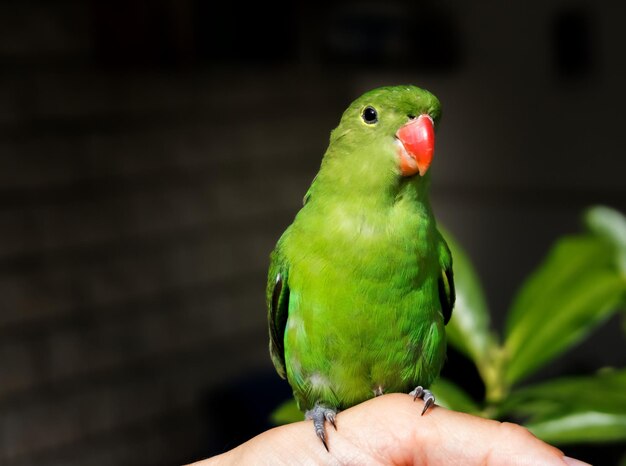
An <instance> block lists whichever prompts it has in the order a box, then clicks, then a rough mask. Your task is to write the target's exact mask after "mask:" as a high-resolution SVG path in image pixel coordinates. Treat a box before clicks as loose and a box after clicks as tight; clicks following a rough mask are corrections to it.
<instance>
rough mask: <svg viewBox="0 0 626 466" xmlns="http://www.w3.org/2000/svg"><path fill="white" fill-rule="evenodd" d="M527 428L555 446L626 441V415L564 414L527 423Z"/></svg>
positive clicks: (590, 412)
mask: <svg viewBox="0 0 626 466" xmlns="http://www.w3.org/2000/svg"><path fill="white" fill-rule="evenodd" d="M526 427H527V428H528V430H530V431H531V432H532V433H533V434H535V435H536V436H537V437H539V438H540V439H542V440H543V441H545V442H548V443H552V444H560V445H563V444H565V443H580V442H584V443H587V442H589V443H591V442H594V443H595V442H598V443H605V442H618V441H623V440H626V414H609V413H598V412H595V411H588V412H582V413H572V414H564V415H563V416H560V417H558V418H555V419H550V420H546V421H543V422H537V423H533V424H526Z"/></svg>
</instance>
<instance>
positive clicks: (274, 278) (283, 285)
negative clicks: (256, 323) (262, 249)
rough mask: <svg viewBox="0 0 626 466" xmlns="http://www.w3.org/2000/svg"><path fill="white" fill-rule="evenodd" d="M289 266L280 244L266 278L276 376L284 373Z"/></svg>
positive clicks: (271, 343)
mask: <svg viewBox="0 0 626 466" xmlns="http://www.w3.org/2000/svg"><path fill="white" fill-rule="evenodd" d="M288 274H289V266H288V264H287V261H286V259H285V258H284V257H283V255H282V254H281V250H280V242H279V245H278V246H277V247H276V249H275V250H274V252H273V253H272V256H271V263H270V269H269V274H268V277H267V291H266V298H267V322H268V326H269V330H270V356H271V357H272V362H273V363H274V367H276V371H277V372H278V375H280V376H281V377H282V378H283V379H284V378H285V377H286V372H285V344H284V338H285V326H286V325H287V316H288V315H289V285H288V284H287V283H288V282H287V278H288Z"/></svg>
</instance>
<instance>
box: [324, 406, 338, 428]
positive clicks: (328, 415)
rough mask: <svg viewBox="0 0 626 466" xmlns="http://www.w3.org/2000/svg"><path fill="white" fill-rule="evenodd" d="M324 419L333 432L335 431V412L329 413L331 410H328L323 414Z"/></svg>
mask: <svg viewBox="0 0 626 466" xmlns="http://www.w3.org/2000/svg"><path fill="white" fill-rule="evenodd" d="M324 417H325V418H326V420H327V421H328V422H330V424H331V425H332V426H333V427H334V428H335V430H337V422H336V420H335V419H336V417H335V412H334V411H331V410H330V409H329V410H327V411H326V412H325V413H324Z"/></svg>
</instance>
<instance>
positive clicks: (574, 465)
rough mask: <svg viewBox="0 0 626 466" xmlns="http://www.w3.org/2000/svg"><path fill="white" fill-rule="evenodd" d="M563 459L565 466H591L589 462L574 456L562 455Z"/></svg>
mask: <svg viewBox="0 0 626 466" xmlns="http://www.w3.org/2000/svg"><path fill="white" fill-rule="evenodd" d="M563 461H565V464H567V466H585V465H587V466H591V465H590V464H589V463H585V462H584V461H580V460H577V459H576V458H570V457H569V456H564V457H563Z"/></svg>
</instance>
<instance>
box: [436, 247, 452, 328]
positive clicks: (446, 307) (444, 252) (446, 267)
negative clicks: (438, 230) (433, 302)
mask: <svg viewBox="0 0 626 466" xmlns="http://www.w3.org/2000/svg"><path fill="white" fill-rule="evenodd" d="M439 237H440V240H439V248H438V249H439V264H440V265H441V274H440V276H439V281H438V285H439V301H440V302H441V311H442V313H443V323H444V324H447V323H448V321H449V320H450V317H452V309H453V308H454V301H455V300H456V292H455V290H454V274H453V273H452V254H451V253H450V248H448V244H447V243H446V241H445V240H444V239H443V237H441V235H439Z"/></svg>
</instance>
